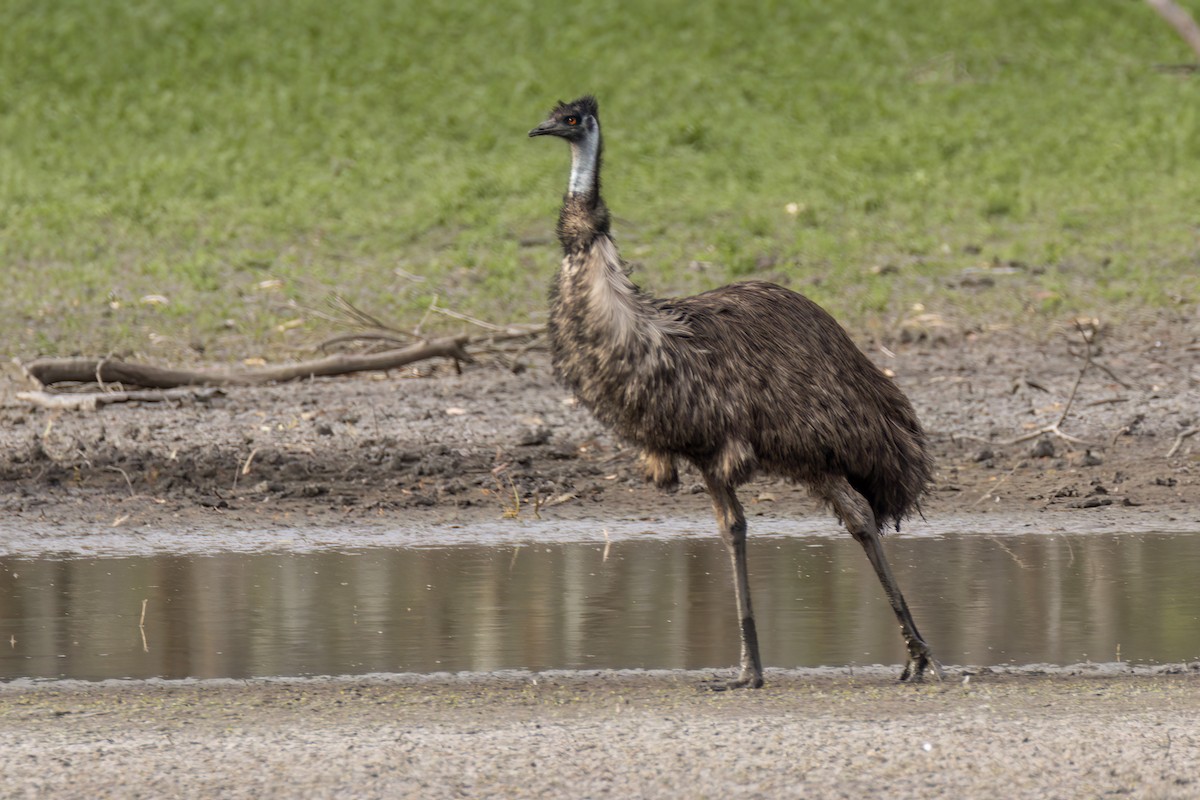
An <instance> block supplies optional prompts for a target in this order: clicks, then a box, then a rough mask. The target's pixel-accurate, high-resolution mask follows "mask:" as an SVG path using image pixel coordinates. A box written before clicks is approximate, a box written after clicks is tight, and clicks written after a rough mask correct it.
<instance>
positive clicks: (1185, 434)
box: [1167, 428, 1200, 458]
mask: <svg viewBox="0 0 1200 800" xmlns="http://www.w3.org/2000/svg"><path fill="white" fill-rule="evenodd" d="M1197 433H1200V428H1188V429H1187V430H1186V431H1183V432H1182V433H1180V434H1179V435H1178V436H1176V437H1175V443H1174V444H1173V445H1171V449H1170V450H1168V451H1167V458H1170V457H1171V456H1173V455H1175V453H1177V452H1178V451H1179V448H1180V447H1183V440H1184V439H1186V438H1188V437H1189V436H1195V435H1196V434H1197Z"/></svg>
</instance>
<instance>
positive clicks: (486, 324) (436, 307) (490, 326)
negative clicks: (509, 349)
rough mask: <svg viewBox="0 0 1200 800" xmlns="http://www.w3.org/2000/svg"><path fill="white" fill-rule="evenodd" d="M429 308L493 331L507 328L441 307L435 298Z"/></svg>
mask: <svg viewBox="0 0 1200 800" xmlns="http://www.w3.org/2000/svg"><path fill="white" fill-rule="evenodd" d="M429 310H430V311H432V312H435V313H438V314H441V315H442V316H444V317H450V318H451V319H458V320H462V321H463V322H469V323H471V324H472V325H475V326H477V327H480V328H483V329H485V330H489V331H495V332H497V333H503V332H505V331H507V330H508V328H505V327H504V326H503V325H497V324H495V323H493V322H487V321H485V320H482V319H477V318H475V317H472V316H468V315H467V314H463V313H462V312H460V311H453V310H451V309H449V308H442V307H441V306H439V305H438V304H437V301H436V300H435V301H434V302H433V304H432V305H430V306H429Z"/></svg>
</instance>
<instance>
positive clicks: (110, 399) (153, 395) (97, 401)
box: [17, 389, 217, 411]
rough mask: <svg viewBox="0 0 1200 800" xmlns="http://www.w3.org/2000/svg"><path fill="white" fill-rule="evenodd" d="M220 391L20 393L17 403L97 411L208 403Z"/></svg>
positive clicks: (55, 408)
mask: <svg viewBox="0 0 1200 800" xmlns="http://www.w3.org/2000/svg"><path fill="white" fill-rule="evenodd" d="M216 393H217V390H216V389H167V390H164V391H157V390H150V391H140V392H138V391H134V392H79V393H71V394H52V393H50V392H17V399H18V400H24V401H26V402H27V403H32V404H33V405H35V406H39V407H41V408H48V409H51V410H55V411H95V410H96V408H97V407H98V406H104V405H109V404H110V403H132V402H143V403H161V402H163V401H164V400H207V399H208V398H210V397H212V396H213V395H214V394H216Z"/></svg>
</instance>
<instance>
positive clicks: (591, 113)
mask: <svg viewBox="0 0 1200 800" xmlns="http://www.w3.org/2000/svg"><path fill="white" fill-rule="evenodd" d="M599 129H600V106H599V105H598V104H597V103H596V98H594V97H592V96H591V95H590V94H589V95H585V96H583V97H581V98H579V99H578V100H572V101H571V102H570V103H564V102H562V101H561V100H560V101H559V103H558V105H556V106H555V107H554V109H553V110H552V111H551V112H550V116H548V117H546V121H545V122H543V123H542V124H541V125H538V126H537V127H536V128H534V129H533V130H531V131H530V132H529V135H530V136H561V137H562V138H564V139H566V140H567V141H568V142H572V143H579V142H582V141H584V140H585V139H588V138H590V137H592V136H595V135H596V133H597V131H599Z"/></svg>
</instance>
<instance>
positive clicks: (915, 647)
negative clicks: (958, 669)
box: [900, 642, 946, 683]
mask: <svg viewBox="0 0 1200 800" xmlns="http://www.w3.org/2000/svg"><path fill="white" fill-rule="evenodd" d="M926 669H932V670H933V677H935V678H937V679H938V680H939V681H941V680H943V679H944V678H945V677H946V676H945V674H944V673H943V672H942V665H941V664H939V663H938V662H937V659H936V658H934V657H933V651H932V650H930V649H929V645H927V644H925V643H924V642H912V643H910V644H909V648H908V663H907V664H905V665H904V672H901V673H900V680H902V681H907V682H909V683H923V682H924V681H925V670H926Z"/></svg>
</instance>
